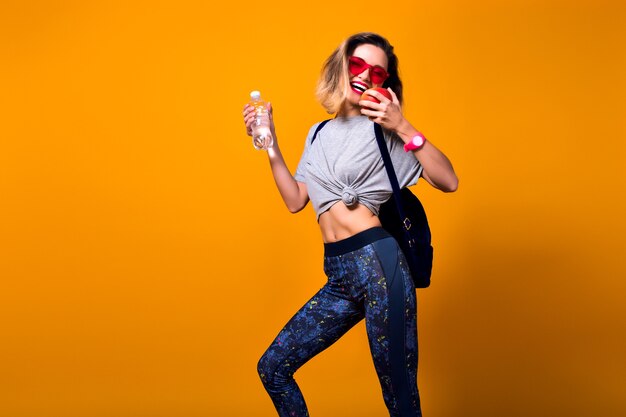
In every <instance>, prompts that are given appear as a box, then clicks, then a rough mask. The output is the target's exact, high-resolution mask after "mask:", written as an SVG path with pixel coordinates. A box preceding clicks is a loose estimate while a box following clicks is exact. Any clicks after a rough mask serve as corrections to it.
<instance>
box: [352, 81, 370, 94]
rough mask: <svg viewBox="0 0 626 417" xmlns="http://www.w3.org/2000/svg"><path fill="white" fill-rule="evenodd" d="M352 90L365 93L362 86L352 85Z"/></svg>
mask: <svg viewBox="0 0 626 417" xmlns="http://www.w3.org/2000/svg"><path fill="white" fill-rule="evenodd" d="M352 88H354V89H356V90H359V91H360V92H361V93H363V92H365V90H367V88H365V87H363V85H362V84H357V83H352Z"/></svg>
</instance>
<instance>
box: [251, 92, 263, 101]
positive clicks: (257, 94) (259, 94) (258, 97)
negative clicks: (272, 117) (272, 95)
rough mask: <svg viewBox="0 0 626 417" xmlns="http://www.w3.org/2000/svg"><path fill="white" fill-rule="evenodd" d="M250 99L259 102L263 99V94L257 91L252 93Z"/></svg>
mask: <svg viewBox="0 0 626 417" xmlns="http://www.w3.org/2000/svg"><path fill="white" fill-rule="evenodd" d="M250 98H252V99H253V100H258V99H260V98H261V93H260V92H259V91H256V90H255V91H253V92H251V93H250Z"/></svg>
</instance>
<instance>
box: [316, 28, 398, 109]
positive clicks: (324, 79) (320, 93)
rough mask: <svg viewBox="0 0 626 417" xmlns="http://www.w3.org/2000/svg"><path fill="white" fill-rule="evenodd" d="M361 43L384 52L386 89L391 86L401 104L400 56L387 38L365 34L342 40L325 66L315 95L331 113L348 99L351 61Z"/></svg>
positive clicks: (374, 34)
mask: <svg viewBox="0 0 626 417" xmlns="http://www.w3.org/2000/svg"><path fill="white" fill-rule="evenodd" d="M362 44H371V45H374V46H377V47H379V48H380V49H382V50H383V51H385V54H386V55H387V60H388V64H387V72H388V73H389V78H387V80H385V82H384V84H383V87H384V88H387V87H391V89H392V90H393V92H394V93H396V96H397V97H398V100H399V101H400V104H402V81H401V80H400V76H399V74H398V57H397V56H396V54H395V53H394V51H393V46H391V44H390V43H389V41H388V40H387V39H385V38H383V37H382V36H380V35H378V34H376V33H371V32H362V33H357V34H355V35H352V36H350V37H349V38H348V39H346V40H345V41H343V42H342V43H341V45H339V46H338V47H337V49H335V51H334V52H333V53H332V54H331V55H330V56H329V57H328V58H327V59H326V61H325V62H324V65H323V66H322V72H321V74H320V78H319V81H318V83H317V90H316V96H317V99H318V100H319V102H320V103H321V105H322V106H323V107H324V108H325V109H326V111H327V112H328V113H330V114H332V113H336V112H337V111H339V109H341V106H342V105H343V103H344V102H345V101H346V98H347V97H348V93H349V91H350V85H349V79H350V75H349V73H348V58H349V57H350V56H351V55H352V54H353V53H354V50H355V49H356V48H357V46H359V45H362Z"/></svg>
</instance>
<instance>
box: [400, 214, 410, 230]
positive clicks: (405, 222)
mask: <svg viewBox="0 0 626 417" xmlns="http://www.w3.org/2000/svg"><path fill="white" fill-rule="evenodd" d="M402 224H404V228H405V229H406V230H409V229H410V228H411V220H409V218H408V217H406V218H405V219H404V221H403V222H402Z"/></svg>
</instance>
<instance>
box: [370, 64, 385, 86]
mask: <svg viewBox="0 0 626 417" xmlns="http://www.w3.org/2000/svg"><path fill="white" fill-rule="evenodd" d="M370 77H371V78H372V82H373V83H375V84H382V83H384V82H385V80H386V79H387V77H388V75H387V71H385V70H384V69H382V68H380V67H373V68H371V69H370Z"/></svg>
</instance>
